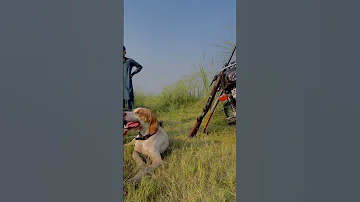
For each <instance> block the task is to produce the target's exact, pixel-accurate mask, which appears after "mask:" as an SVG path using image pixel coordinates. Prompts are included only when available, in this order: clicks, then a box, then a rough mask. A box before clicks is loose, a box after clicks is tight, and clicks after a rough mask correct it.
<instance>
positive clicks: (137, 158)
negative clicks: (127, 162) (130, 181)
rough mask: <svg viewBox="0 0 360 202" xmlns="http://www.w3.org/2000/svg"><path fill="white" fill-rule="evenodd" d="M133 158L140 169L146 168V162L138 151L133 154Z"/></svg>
mask: <svg viewBox="0 0 360 202" xmlns="http://www.w3.org/2000/svg"><path fill="white" fill-rule="evenodd" d="M131 157H132V158H133V159H134V161H135V163H136V165H137V166H138V167H143V166H145V162H144V161H143V159H142V158H141V156H140V153H139V152H137V151H135V150H134V151H133V152H132V155H131Z"/></svg>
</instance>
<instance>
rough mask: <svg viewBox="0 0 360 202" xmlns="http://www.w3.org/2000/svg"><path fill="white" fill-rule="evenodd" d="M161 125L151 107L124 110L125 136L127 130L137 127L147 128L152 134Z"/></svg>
mask: <svg viewBox="0 0 360 202" xmlns="http://www.w3.org/2000/svg"><path fill="white" fill-rule="evenodd" d="M159 127H160V123H159V121H158V120H157V118H156V117H155V115H154V114H153V113H152V112H151V111H150V110H149V109H146V108H136V109H134V110H133V111H125V112H124V136H125V135H126V133H127V131H129V130H135V129H145V130H147V131H149V133H150V134H154V133H156V132H157V131H158V129H159Z"/></svg>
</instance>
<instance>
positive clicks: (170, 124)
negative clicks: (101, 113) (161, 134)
mask: <svg viewBox="0 0 360 202" xmlns="http://www.w3.org/2000/svg"><path fill="white" fill-rule="evenodd" d="M204 103H205V101H204V100H199V101H196V102H193V103H191V104H189V105H188V106H187V107H182V108H179V109H178V110H169V111H167V112H166V113H157V111H155V114H156V115H157V116H158V118H159V119H160V120H163V121H164V130H166V132H167V133H168V135H169V138H170V148H169V149H168V151H166V153H165V154H164V155H163V158H164V165H163V166H162V167H161V168H159V169H157V170H155V171H153V173H152V174H151V175H149V176H146V177H145V178H144V179H143V180H142V181H141V183H140V184H139V185H138V186H135V185H128V184H125V185H124V199H125V201H235V200H236V196H235V193H236V132H235V127H233V126H228V125H227V124H226V122H225V119H224V115H223V114H222V112H221V110H220V108H218V110H217V111H216V113H215V114H214V117H213V119H212V120H211V122H210V125H209V127H208V132H210V134H209V135H204V134H202V133H201V132H199V133H198V135H197V136H196V137H195V138H192V139H189V138H188V137H187V135H188V133H189V132H190V130H191V128H192V127H193V125H194V123H195V120H196V117H198V116H199V115H200V114H201V109H202V107H203V104H204ZM153 104H154V103H153ZM134 135H136V133H135V132H132V131H131V132H129V134H128V136H134ZM130 140H131V138H126V139H125V140H124V143H127V142H129V141H130ZM132 149H133V147H127V148H125V149H124V181H125V180H126V179H128V178H130V177H132V176H134V175H135V174H136V173H137V172H138V169H137V168H136V166H135V163H134V162H133V160H132V158H131V152H132Z"/></svg>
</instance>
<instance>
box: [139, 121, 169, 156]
mask: <svg viewBox="0 0 360 202" xmlns="http://www.w3.org/2000/svg"><path fill="white" fill-rule="evenodd" d="M168 146H169V139H168V135H167V134H166V133H165V131H164V130H163V129H162V128H161V127H160V128H159V130H158V131H157V132H156V133H155V134H154V135H153V136H151V137H150V138H148V139H147V140H136V142H135V147H134V150H135V151H137V152H139V153H141V154H144V155H147V156H149V155H150V154H151V153H153V152H159V153H164V152H165V150H166V149H167V147H168Z"/></svg>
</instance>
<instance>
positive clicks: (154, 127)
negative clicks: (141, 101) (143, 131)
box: [149, 110, 160, 134]
mask: <svg viewBox="0 0 360 202" xmlns="http://www.w3.org/2000/svg"><path fill="white" fill-rule="evenodd" d="M149 121H150V126H149V133H150V134H155V133H156V132H157V131H158V130H159V126H160V124H159V121H158V120H157V118H156V117H155V115H154V114H153V113H151V111H150V110H149Z"/></svg>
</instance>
